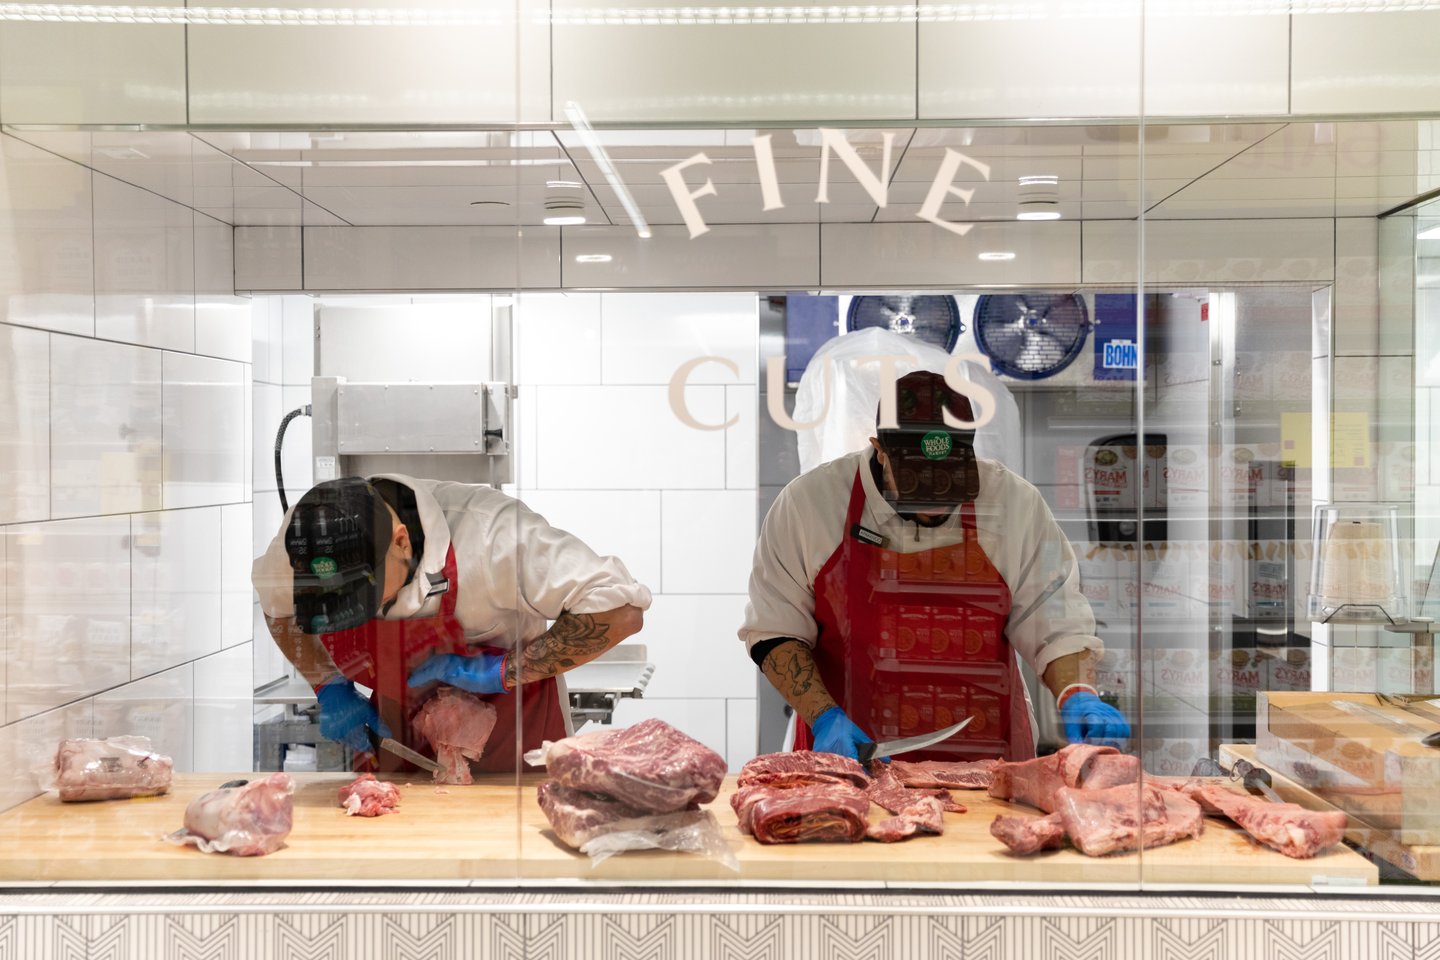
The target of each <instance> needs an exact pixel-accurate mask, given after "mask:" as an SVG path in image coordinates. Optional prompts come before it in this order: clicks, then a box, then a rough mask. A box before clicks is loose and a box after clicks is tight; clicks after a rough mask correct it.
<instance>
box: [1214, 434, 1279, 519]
mask: <svg viewBox="0 0 1440 960" xmlns="http://www.w3.org/2000/svg"><path fill="white" fill-rule="evenodd" d="M1259 457H1260V451H1259V448H1258V447H1256V446H1255V445H1253V444H1249V443H1237V444H1234V445H1232V446H1228V447H1225V448H1223V449H1222V450H1221V451H1220V455H1219V456H1218V457H1217V458H1216V464H1215V466H1216V471H1217V473H1218V475H1219V476H1218V479H1219V481H1220V493H1221V501H1222V502H1223V503H1226V504H1229V505H1230V506H1232V507H1234V508H1236V509H1239V510H1245V509H1248V508H1249V507H1250V506H1251V505H1252V504H1256V505H1258V504H1259V503H1260V502H1261V497H1262V496H1263V497H1264V498H1265V499H1267V500H1268V499H1269V490H1268V488H1267V485H1266V481H1265V472H1264V468H1263V466H1262V461H1261V460H1260V459H1259Z"/></svg>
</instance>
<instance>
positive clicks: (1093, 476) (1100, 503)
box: [1082, 446, 1141, 511]
mask: <svg viewBox="0 0 1440 960" xmlns="http://www.w3.org/2000/svg"><path fill="white" fill-rule="evenodd" d="M1082 470H1083V479H1084V483H1085V491H1086V496H1087V498H1088V501H1089V503H1090V505H1091V506H1093V507H1095V508H1096V509H1099V510H1122V511H1123V510H1132V511H1133V510H1134V509H1135V505H1136V496H1137V492H1138V491H1139V490H1140V484H1141V481H1140V473H1139V468H1138V464H1137V463H1136V462H1135V448H1134V447H1118V446H1117V447H1109V446H1107V447H1089V448H1087V449H1086V451H1085V459H1084V461H1083V462H1082Z"/></svg>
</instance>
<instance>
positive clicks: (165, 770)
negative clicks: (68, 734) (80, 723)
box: [55, 737, 175, 803]
mask: <svg viewBox="0 0 1440 960" xmlns="http://www.w3.org/2000/svg"><path fill="white" fill-rule="evenodd" d="M174 769H175V764H174V763H173V762H172V761H171V760H170V758H169V757H166V756H162V755H161V754H158V753H156V752H155V751H154V750H152V749H151V747H150V740H149V738H148V737H110V738H109V739H107V740H84V739H81V740H61V741H60V746H59V748H58V749H57V750H56V751H55V786H56V787H57V788H58V789H59V791H60V799H61V800H62V801H63V802H65V803H74V802H77V801H84V800H126V799H129V798H131V797H156V796H159V795H160V794H163V793H166V792H168V791H169V790H170V780H171V776H172V774H173V773H174Z"/></svg>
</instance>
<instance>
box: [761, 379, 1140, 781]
mask: <svg viewBox="0 0 1440 960" xmlns="http://www.w3.org/2000/svg"><path fill="white" fill-rule="evenodd" d="M895 398H896V403H895V412H894V419H893V420H891V421H890V423H891V424H893V425H892V426H891V427H889V428H885V427H884V426H879V427H877V429H876V431H875V436H873V437H872V438H871V439H870V447H869V448H868V449H866V450H864V451H862V452H857V453H852V454H848V455H846V456H842V457H840V458H839V459H837V460H833V461H831V462H829V463H824V464H821V465H820V466H818V467H816V468H815V469H813V470H811V471H810V472H808V473H806V474H803V475H801V476H800V477H798V478H796V479H795V480H793V481H791V483H790V484H789V485H788V486H786V487H785V489H784V490H783V491H781V493H780V496H779V497H778V498H777V499H776V501H775V504H774V506H772V507H771V509H770V512H769V514H768V515H767V516H766V518H765V523H764V526H763V528H762V530H761V532H760V539H759V542H758V543H757V544H756V547H755V557H754V566H753V570H752V572H751V575H750V602H749V604H748V606H747V607H746V611H745V622H744V625H743V626H742V627H741V629H740V638H741V640H743V641H744V642H745V644H746V647H747V649H748V650H749V653H750V657H751V659H753V660H754V661H755V663H756V665H757V666H758V667H759V668H760V670H761V671H762V672H763V673H764V675H765V676H766V678H767V679H768V680H769V681H770V683H771V684H773V685H774V686H775V689H776V690H778V691H779V692H780V694H781V695H782V696H783V697H784V698H785V699H786V701H788V702H789V704H790V705H791V707H793V708H794V710H795V712H796V714H797V716H798V718H799V722H798V723H797V724H796V733H795V740H794V742H795V747H796V749H813V750H820V751H827V752H831V753H837V754H842V755H844V756H849V757H854V756H856V755H857V748H858V747H859V745H861V744H863V743H867V742H869V741H871V740H872V739H890V738H892V737H903V736H911V735H915V734H922V733H928V732H931V731H933V730H936V729H939V728H941V727H945V726H948V725H950V724H952V723H954V722H956V721H958V720H961V719H964V718H965V717H966V716H971V717H973V718H974V719H972V720H971V722H970V724H969V726H968V727H967V728H966V729H965V730H963V731H961V733H960V734H959V735H958V736H956V737H955V738H953V739H951V740H949V741H947V742H946V743H944V744H943V745H938V746H937V747H935V748H932V749H929V750H925V751H918V752H909V753H906V755H905V759H907V760H914V759H935V760H962V759H963V760H972V759H983V758H986V757H996V758H1001V757H1003V758H1004V759H1008V760H1019V759H1026V758H1029V757H1033V756H1034V755H1035V740H1036V725H1035V722H1034V716H1033V711H1032V709H1031V707H1030V702H1029V698H1028V696H1027V693H1026V688H1025V684H1024V682H1023V679H1022V675H1021V673H1020V670H1019V665H1018V663H1017V660H1016V656H1017V654H1018V656H1019V657H1021V658H1023V659H1024V660H1025V661H1026V662H1027V663H1028V664H1029V665H1030V666H1031V667H1032V668H1033V669H1034V671H1035V674H1036V676H1038V677H1040V678H1041V681H1042V682H1043V684H1044V686H1045V687H1046V688H1047V689H1048V691H1049V692H1050V694H1051V695H1053V696H1054V697H1055V702H1056V705H1057V706H1058V708H1059V713H1060V718H1061V720H1062V722H1063V728H1064V735H1065V737H1066V738H1067V739H1068V740H1070V741H1072V742H1080V741H1089V742H1096V743H1101V742H1103V743H1115V742H1118V741H1120V740H1122V739H1124V738H1126V737H1128V736H1129V735H1130V727H1129V724H1128V723H1127V722H1126V720H1125V717H1124V716H1123V715H1122V714H1121V713H1120V712H1119V711H1118V710H1116V709H1115V708H1114V707H1112V706H1110V705H1109V704H1107V703H1105V702H1103V701H1102V700H1101V699H1100V696H1099V693H1098V691H1097V690H1096V688H1095V684H1094V679H1093V673H1094V664H1095V661H1096V659H1097V658H1098V656H1099V655H1100V653H1101V652H1102V651H1103V649H1104V648H1103V645H1102V643H1101V642H1100V640H1099V639H1098V638H1097V637H1096V636H1095V619H1094V616H1093V615H1092V613H1091V611H1090V606H1089V604H1088V603H1087V601H1086V600H1085V598H1084V597H1083V596H1082V595H1081V593H1080V589H1079V572H1078V569H1077V566H1076V562H1075V555H1074V553H1073V552H1072V550H1071V549H1070V544H1069V543H1068V541H1067V540H1066V539H1065V537H1064V535H1063V534H1062V533H1061V531H1060V528H1059V526H1058V525H1057V524H1056V523H1055V519H1054V517H1053V516H1052V515H1051V513H1050V510H1049V508H1048V507H1047V506H1046V504H1045V501H1044V500H1043V499H1042V497H1041V495H1040V493H1039V491H1037V490H1036V489H1035V487H1033V486H1031V485H1030V484H1029V483H1027V482H1026V481H1025V480H1023V479H1021V478H1020V477H1019V476H1018V475H1016V474H1015V473H1013V472H1011V471H1010V470H1008V469H1007V468H1006V467H1005V466H1004V465H1002V464H1001V463H999V462H998V461H994V460H989V459H982V458H979V457H977V456H976V455H975V450H974V436H975V432H974V430H973V429H963V427H966V426H969V427H973V426H974V424H975V417H974V414H973V412H972V409H971V405H970V401H969V398H968V397H967V396H966V395H965V394H963V393H960V392H956V391H952V390H951V389H950V388H949V387H948V386H947V385H946V383H945V380H944V378H943V377H942V376H941V375H940V374H938V373H933V372H928V371H917V372H914V373H910V374H908V375H906V376H904V377H902V378H901V379H900V380H899V382H898V383H897V384H896V394H895ZM946 410H948V411H949V413H950V418H951V422H949V423H947V422H946V418H945V414H944V411H946ZM879 422H880V421H879V418H878V417H877V424H878V423H879ZM955 424H960V426H956V425H955Z"/></svg>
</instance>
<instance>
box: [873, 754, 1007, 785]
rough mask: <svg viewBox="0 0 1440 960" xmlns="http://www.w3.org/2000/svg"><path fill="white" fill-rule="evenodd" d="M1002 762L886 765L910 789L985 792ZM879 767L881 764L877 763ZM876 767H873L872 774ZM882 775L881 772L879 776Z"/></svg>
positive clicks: (918, 762) (899, 762) (963, 761)
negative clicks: (930, 788)
mask: <svg viewBox="0 0 1440 960" xmlns="http://www.w3.org/2000/svg"><path fill="white" fill-rule="evenodd" d="M999 762H1000V761H998V760H954V761H951V760H919V761H906V760H891V761H890V762H889V763H886V764H883V766H885V767H886V768H887V769H889V771H890V772H891V773H892V774H894V776H895V779H897V780H899V781H900V782H901V783H903V784H905V786H907V787H948V788H949V789H951V790H985V789H988V788H989V786H990V779H991V776H992V774H993V772H994V770H995V765H996V764H997V763H999ZM877 765H881V764H879V762H878V761H877ZM873 769H874V767H873V766H872V771H873ZM878 775H879V774H878V773H877V774H876V776H878Z"/></svg>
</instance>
